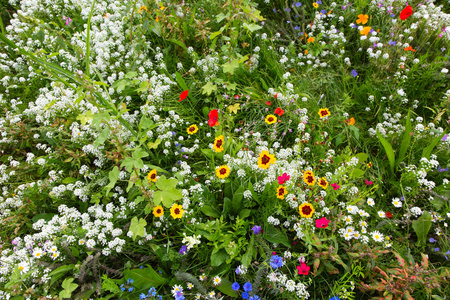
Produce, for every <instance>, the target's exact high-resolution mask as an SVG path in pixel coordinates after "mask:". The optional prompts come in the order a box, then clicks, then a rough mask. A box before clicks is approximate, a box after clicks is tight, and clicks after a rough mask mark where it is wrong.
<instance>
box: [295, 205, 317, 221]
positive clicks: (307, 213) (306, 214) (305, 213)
mask: <svg viewBox="0 0 450 300" xmlns="http://www.w3.org/2000/svg"><path fill="white" fill-rule="evenodd" d="M298 211H299V213H300V216H302V217H303V218H311V217H312V215H313V213H314V212H315V211H316V210H315V209H314V206H312V204H310V203H308V202H305V203H303V204H301V205H300V206H299V207H298Z"/></svg>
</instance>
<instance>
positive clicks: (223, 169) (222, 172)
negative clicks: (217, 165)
mask: <svg viewBox="0 0 450 300" xmlns="http://www.w3.org/2000/svg"><path fill="white" fill-rule="evenodd" d="M226 173H227V169H225V168H222V169H220V170H219V174H220V175H224V174H226Z"/></svg>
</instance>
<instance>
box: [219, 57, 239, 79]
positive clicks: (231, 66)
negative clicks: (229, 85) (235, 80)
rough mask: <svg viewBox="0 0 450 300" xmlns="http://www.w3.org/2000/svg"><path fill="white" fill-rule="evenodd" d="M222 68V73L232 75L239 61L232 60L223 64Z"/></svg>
mask: <svg viewBox="0 0 450 300" xmlns="http://www.w3.org/2000/svg"><path fill="white" fill-rule="evenodd" d="M222 67H223V72H224V73H229V74H231V75H233V74H234V70H236V69H237V68H239V59H233V60H232V61H231V62H229V63H226V64H223V65H222Z"/></svg>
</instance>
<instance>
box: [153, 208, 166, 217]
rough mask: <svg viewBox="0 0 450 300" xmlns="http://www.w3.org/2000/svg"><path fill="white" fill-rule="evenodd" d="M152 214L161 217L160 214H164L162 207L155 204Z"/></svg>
mask: <svg viewBox="0 0 450 300" xmlns="http://www.w3.org/2000/svg"><path fill="white" fill-rule="evenodd" d="M153 215H154V216H155V217H157V218H159V217H161V216H162V215H164V209H163V208H162V206H161V205H158V206H156V207H155V208H154V209H153Z"/></svg>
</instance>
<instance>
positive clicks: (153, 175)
mask: <svg viewBox="0 0 450 300" xmlns="http://www.w3.org/2000/svg"><path fill="white" fill-rule="evenodd" d="M147 180H148V181H152V182H156V180H157V178H156V170H151V171H150V172H149V173H148V174H147Z"/></svg>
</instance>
